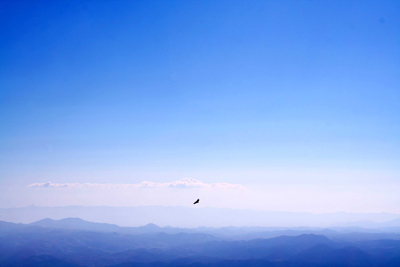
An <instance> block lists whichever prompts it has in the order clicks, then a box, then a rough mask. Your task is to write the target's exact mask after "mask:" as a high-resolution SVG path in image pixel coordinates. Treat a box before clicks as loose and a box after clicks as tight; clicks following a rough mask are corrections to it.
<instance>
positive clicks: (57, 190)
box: [0, 0, 400, 213]
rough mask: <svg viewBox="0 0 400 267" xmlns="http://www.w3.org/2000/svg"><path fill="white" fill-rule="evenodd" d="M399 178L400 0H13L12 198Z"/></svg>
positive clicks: (3, 167) (1, 4) (160, 200)
mask: <svg viewBox="0 0 400 267" xmlns="http://www.w3.org/2000/svg"><path fill="white" fill-rule="evenodd" d="M185 178H187V179H185ZM182 179H185V180H182ZM145 181H147V182H149V183H143V182H145ZM48 182H51V183H48ZM149 187H150V188H149ZM399 192H400V1H390V0H387V1H382V0H377V1H367V0H362V1H361V0H360V1H338V0H335V1H328V0H323V1H322V0H320V1H317V0H314V1H310V0H307V1H306V0H304V1H297V0H296V1H295V0H293V1H277V0H276V1H272V0H271V1H266V0H265V1H232V0H229V1H216V0H212V1H183V0H182V1H69V0H68V1H7V0H2V1H0V207H1V208H7V207H19V206H26V205H31V204H34V205H42V206H57V205H61V206H64V205H112V206H137V205H167V206H168V205H184V206H185V205H191V203H192V202H193V201H194V200H195V199H197V198H198V197H200V198H201V199H202V201H201V204H202V205H204V206H209V207H231V208H255V209H266V210H282V211H310V212H334V211H356V212H381V211H385V212H395V213H400V194H399Z"/></svg>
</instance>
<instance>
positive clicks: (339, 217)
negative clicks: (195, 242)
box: [0, 206, 400, 228]
mask: <svg viewBox="0 0 400 267" xmlns="http://www.w3.org/2000/svg"><path fill="white" fill-rule="evenodd" d="M68 217H78V218H82V219H84V220H88V221H92V222H101V223H111V224H118V225H121V226H142V225H146V224H149V223H154V224H157V225H159V226H173V227H199V226H206V227H224V226H237V227H240V226H264V227H277V226H279V227H302V226H308V227H341V226H343V227H344V226H353V227H365V228H383V227H400V215H399V214H394V213H346V212H337V213H323V214H314V213H301V212H277V211H263V210H249V209H228V208H202V207H194V208H189V207H182V206H178V207H165V206H138V207H100V206H99V207H96V206H95V207H85V206H66V207H37V206H29V207H22V208H9V209H0V220H4V221H9V222H16V223H31V222H34V221H38V220H41V219H44V218H51V219H62V218H68Z"/></svg>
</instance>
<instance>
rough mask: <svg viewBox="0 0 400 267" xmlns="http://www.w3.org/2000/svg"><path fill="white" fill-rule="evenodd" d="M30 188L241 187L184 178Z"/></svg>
mask: <svg viewBox="0 0 400 267" xmlns="http://www.w3.org/2000/svg"><path fill="white" fill-rule="evenodd" d="M28 187H30V188H110V189H121V188H218V189H241V188H243V186H242V185H240V184H229V183H213V184H207V183H203V182H202V181H200V180H196V179H191V178H184V179H181V180H178V181H173V182H170V183H155V182H149V181H144V182H141V183H140V184H97V183H83V184H81V183H64V184H58V183H52V182H47V183H34V184H30V185H28Z"/></svg>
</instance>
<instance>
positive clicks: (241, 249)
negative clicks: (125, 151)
mask: <svg viewBox="0 0 400 267" xmlns="http://www.w3.org/2000/svg"><path fill="white" fill-rule="evenodd" d="M399 263H400V233H390V232H386V233H382V232H379V230H377V232H374V231H373V230H372V229H362V228H356V229H355V228H348V227H344V228H336V229H335V230H333V229H322V228H310V227H309V228H305V227H304V228H292V229H284V228H277V227H276V228H271V227H270V228H267V227H225V228H206V227H200V228H195V229H193V228H192V229H185V228H173V227H159V226H157V225H155V224H148V225H145V226H141V227H120V226H118V225H113V224H105V223H93V222H88V221H84V220H82V219H79V218H65V219H62V220H52V219H48V218H47V219H43V220H40V221H37V222H33V223H31V224H15V223H10V222H4V221H0V266H2V267H3V266H4V267H6V266H7V267H11V266H76V267H77V266H90V267H92V266H93V267H95V266H104V267H105V266H121V267H122V266H141V267H152V266H169V267H178V266H180V267H189V266H191V267H203V266H204V267H206V266H214V267H217V266H237V267H239V266H274V267H279V266H280V267H289V266H309V267H323V266H325V267H330V266H332V267H333V266H348V267H356V266H358V267H361V266H365V267H366V266H377V267H378V266H381V267H389V266H398V264H399Z"/></svg>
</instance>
